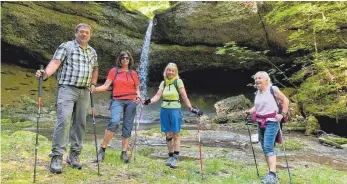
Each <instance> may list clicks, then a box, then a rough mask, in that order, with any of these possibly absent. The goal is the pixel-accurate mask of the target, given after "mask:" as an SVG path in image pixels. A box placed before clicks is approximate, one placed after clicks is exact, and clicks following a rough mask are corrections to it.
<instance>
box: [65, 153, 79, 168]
mask: <svg viewBox="0 0 347 184" xmlns="http://www.w3.org/2000/svg"><path fill="white" fill-rule="evenodd" d="M65 161H66V163H67V164H69V165H70V166H71V167H72V168H75V169H82V164H81V163H80V159H79V155H77V154H76V153H74V152H70V153H69V156H68V157H66V160H65Z"/></svg>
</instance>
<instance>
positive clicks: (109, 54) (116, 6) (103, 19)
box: [1, 2, 149, 77]
mask: <svg viewBox="0 0 347 184" xmlns="http://www.w3.org/2000/svg"><path fill="white" fill-rule="evenodd" d="M1 9H2V11H1V21H2V27H1V32H2V40H1V44H2V45H4V46H5V47H2V49H1V53H2V61H4V62H11V63H16V64H22V65H25V66H27V67H30V68H38V67H37V65H38V64H40V63H48V62H49V61H50V60H51V58H52V56H53V54H54V51H55V50H56V49H57V48H58V46H59V45H60V44H61V43H63V42H66V41H69V40H72V39H74V28H75V26H76V25H77V24H78V23H81V22H85V23H88V24H90V25H91V26H92V36H91V40H90V42H89V44H90V45H91V46H92V47H93V48H95V50H96V51H97V53H98V61H99V65H100V69H99V71H100V75H101V76H103V77H105V75H107V72H108V70H109V69H110V68H111V66H112V65H113V62H114V60H115V58H116V57H117V56H118V54H119V53H120V51H121V50H129V51H131V52H132V53H133V55H134V59H135V60H136V61H139V59H140V53H141V47H142V42H143V41H142V40H143V37H144V35H145V32H146V29H147V26H148V21H149V20H148V18H147V17H145V16H144V15H142V14H141V13H138V12H130V11H128V10H127V9H126V8H124V7H123V6H122V5H121V4H120V3H119V2H87V3H78V2H2V3H1ZM19 60H21V61H22V62H21V63H18V61H19Z"/></svg>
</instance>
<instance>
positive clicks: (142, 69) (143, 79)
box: [137, 21, 153, 122]
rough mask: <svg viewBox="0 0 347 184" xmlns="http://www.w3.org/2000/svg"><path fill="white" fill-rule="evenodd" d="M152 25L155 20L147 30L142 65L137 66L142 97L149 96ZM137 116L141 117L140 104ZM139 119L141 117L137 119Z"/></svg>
mask: <svg viewBox="0 0 347 184" xmlns="http://www.w3.org/2000/svg"><path fill="white" fill-rule="evenodd" d="M152 27H153V21H150V22H149V25H148V28H147V31H146V36H145V39H144V41H143V46H142V52H141V57H140V66H139V68H137V72H138V74H139V79H140V91H141V97H142V99H144V98H146V97H147V76H148V70H147V68H148V53H149V45H150V43H151V35H152ZM137 107H138V108H137V117H138V118H139V116H140V109H139V108H140V107H141V106H140V105H139V106H137ZM143 119H144V118H142V120H141V122H148V121H146V120H143ZM137 121H139V119H137Z"/></svg>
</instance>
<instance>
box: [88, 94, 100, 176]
mask: <svg viewBox="0 0 347 184" xmlns="http://www.w3.org/2000/svg"><path fill="white" fill-rule="evenodd" d="M90 105H91V107H92V117H93V128H94V141H95V151H96V163H97V164H98V175H100V166H99V159H98V143H97V140H96V130H95V129H96V128H95V112H94V100H93V93H92V92H90Z"/></svg>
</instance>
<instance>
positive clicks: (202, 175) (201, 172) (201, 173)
mask: <svg viewBox="0 0 347 184" xmlns="http://www.w3.org/2000/svg"><path fill="white" fill-rule="evenodd" d="M198 140H199V153H200V175H201V179H202V180H203V179H204V173H203V170H202V151H201V141H200V116H199V115H198Z"/></svg>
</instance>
